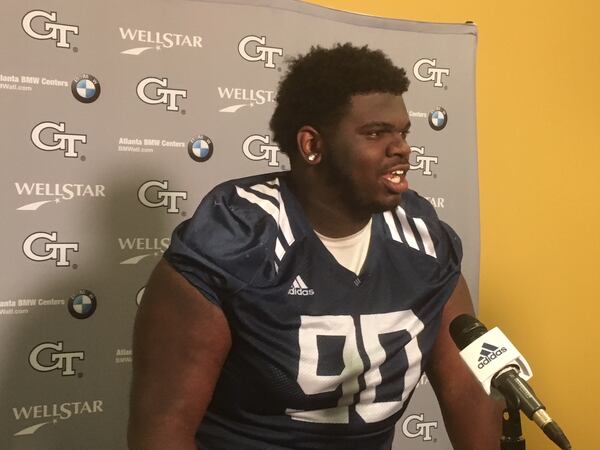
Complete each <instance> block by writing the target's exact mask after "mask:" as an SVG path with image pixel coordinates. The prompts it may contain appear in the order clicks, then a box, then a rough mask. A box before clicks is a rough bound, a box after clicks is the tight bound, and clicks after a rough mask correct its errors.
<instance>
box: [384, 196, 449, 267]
mask: <svg viewBox="0 0 600 450" xmlns="http://www.w3.org/2000/svg"><path fill="white" fill-rule="evenodd" d="M383 217H384V219H385V223H386V225H387V228H388V230H389V232H390V235H391V237H392V239H393V240H394V241H396V242H400V243H404V244H406V245H408V246H409V247H412V248H413V249H415V250H417V251H420V252H424V253H425V254H427V255H429V256H432V257H434V258H437V253H436V251H435V245H434V243H433V239H432V238H431V234H430V232H429V228H428V227H427V224H426V223H425V221H424V220H423V219H421V218H419V217H410V216H408V215H407V214H406V211H405V210H404V208H402V207H401V206H398V207H396V208H395V209H393V210H392V211H386V212H384V213H383Z"/></svg>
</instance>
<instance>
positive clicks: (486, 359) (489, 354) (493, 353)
mask: <svg viewBox="0 0 600 450" xmlns="http://www.w3.org/2000/svg"><path fill="white" fill-rule="evenodd" d="M505 352H507V350H506V347H500V348H498V347H496V346H495V345H492V344H486V343H485V342H484V343H483V345H482V346H481V352H480V353H479V364H477V367H478V368H480V369H483V368H484V367H485V366H486V365H488V364H489V363H491V362H492V361H493V360H494V359H496V358H497V357H499V356H502V354H503V353H505Z"/></svg>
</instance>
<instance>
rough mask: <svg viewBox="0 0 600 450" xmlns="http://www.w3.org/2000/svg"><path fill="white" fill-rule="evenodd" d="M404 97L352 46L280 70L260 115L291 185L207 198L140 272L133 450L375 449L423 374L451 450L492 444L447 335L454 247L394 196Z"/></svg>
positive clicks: (239, 189) (400, 173) (418, 210)
mask: <svg viewBox="0 0 600 450" xmlns="http://www.w3.org/2000/svg"><path fill="white" fill-rule="evenodd" d="M407 88H408V80H407V78H406V75H405V72H404V70H403V69H399V68H397V67H395V66H394V65H393V64H392V62H391V61H390V60H389V59H388V58H387V57H386V56H385V55H384V54H383V53H381V52H379V51H372V50H369V49H368V48H366V47H364V48H356V47H353V46H351V45H350V44H345V45H337V46H335V47H334V48H332V49H323V48H320V47H316V48H313V49H312V50H311V51H310V52H309V53H308V54H306V55H304V56H301V57H298V58H297V59H295V60H294V61H292V63H291V66H290V69H289V71H288V74H287V75H286V77H285V78H284V79H283V81H282V82H281V84H280V87H279V92H278V96H277V107H276V110H275V113H274V114H273V117H272V119H271V128H272V130H273V132H274V137H275V139H276V141H277V142H278V143H279V145H280V147H281V150H282V151H285V152H286V153H287V154H288V155H289V158H290V163H291V170H290V172H288V173H274V174H267V175H260V176H254V177H249V178H244V179H239V180H233V181H229V182H226V183H223V184H221V185H219V186H217V187H216V188H215V189H213V191H211V192H210V193H209V194H208V195H207V196H206V197H205V198H204V200H203V201H202V203H201V205H200V206H199V208H198V210H197V211H196V213H195V215H194V217H192V218H191V219H190V220H188V221H186V222H184V223H183V224H182V225H180V226H179V227H178V228H177V229H176V230H175V232H174V233H173V239H172V243H171V246H170V248H169V249H168V251H167V252H166V253H165V257H164V259H163V261H161V262H160V263H159V265H158V266H157V268H156V269H155V271H154V273H153V274H152V277H151V280H150V282H149V284H148V287H147V289H146V294H145V297H144V300H143V302H142V304H141V307H140V310H139V314H138V317H137V319H136V325H135V336H134V355H135V357H134V374H133V385H132V397H131V417H130V424H129V442H130V448H131V449H136V450H137V449H139V450H142V449H143V450H150V449H160V450H168V449H177V450H193V449H211V450H217V449H228V450H237V449H251V450H270V449H278V450H283V449H336V450H342V449H361V450H366V449H373V450H375V449H377V450H381V449H389V448H391V445H392V439H393V435H394V425H395V423H396V421H397V420H398V419H399V418H400V416H401V415H402V413H403V412H404V410H405V408H406V406H407V404H408V401H409V400H410V397H411V395H412V393H413V390H414V387H415V386H416V384H417V382H418V380H419V378H420V377H421V375H422V373H423V372H424V371H425V372H427V375H428V377H429V379H430V381H431V384H432V386H433V388H434V390H435V392H436V395H437V397H438V400H439V402H440V405H441V408H442V412H443V415H444V421H445V423H446V426H447V429H448V432H449V434H450V437H451V440H452V442H453V445H454V448H455V449H460V450H487V449H498V448H499V437H500V423H501V419H500V411H501V410H500V405H497V404H495V403H494V402H493V401H492V400H491V399H489V398H488V397H487V396H486V395H485V393H484V391H483V389H482V388H481V387H480V386H479V384H478V383H477V382H476V380H475V379H474V378H473V377H472V375H471V374H470V373H469V372H468V369H467V368H466V366H465V365H464V364H463V363H462V361H461V360H460V357H459V355H458V350H457V348H456V346H455V345H454V343H453V342H452V340H451V338H450V336H449V333H448V326H449V323H450V322H451V320H452V319H453V318H454V317H455V316H457V315H459V314H462V313H469V314H472V313H473V309H472V305H471V300H470V297H469V292H468V289H467V286H466V284H465V282H464V279H463V278H462V276H461V274H460V261H461V256H462V252H461V245H460V240H459V238H458V236H457V235H456V234H455V233H454V231H453V230H452V229H451V228H450V227H448V226H447V225H446V224H444V223H443V222H440V221H439V220H438V218H437V216H436V214H435V211H434V210H433V208H432V207H431V205H430V204H429V203H428V202H427V201H426V200H424V199H423V198H421V197H419V195H418V194H416V193H415V192H413V191H411V190H409V189H408V184H407V179H406V175H407V172H408V170H409V163H408V157H409V153H410V147H409V145H408V143H407V141H406V137H407V134H408V132H409V128H410V121H409V117H408V113H407V110H406V107H405V105H404V101H403V98H402V94H403V93H404V92H405V91H406V89H407Z"/></svg>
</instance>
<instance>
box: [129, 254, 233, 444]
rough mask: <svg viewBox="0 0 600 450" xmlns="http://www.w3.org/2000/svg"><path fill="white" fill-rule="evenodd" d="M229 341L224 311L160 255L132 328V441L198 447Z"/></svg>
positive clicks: (130, 423)
mask: <svg viewBox="0 0 600 450" xmlns="http://www.w3.org/2000/svg"><path fill="white" fill-rule="evenodd" d="M230 346H231V335H230V331H229V326H228V324H227V320H226V318H225V316H224V314H223V311H222V310H221V309H220V308H219V307H217V306H215V305H214V304H213V303H211V302H209V301H208V300H207V299H206V298H205V296H204V295H202V294H201V293H200V292H199V291H198V290H197V289H196V288H195V287H194V286H192V285H191V284H190V283H188V281H187V280H186V279H185V278H184V277H183V276H182V275H180V274H179V273H178V272H177V271H176V270H175V269H174V268H173V267H172V266H171V265H170V264H169V263H167V261H166V260H164V259H163V260H161V261H160V263H159V264H158V265H157V267H156V269H155V270H154V272H153V273H152V276H151V278H150V281H149V283H148V286H147V287H146V290H145V293H144V298H143V300H142V303H141V305H140V308H139V311H138V315H137V317H136V321H135V327H134V339H133V380H132V387H131V403H130V419H129V430H128V438H129V445H130V448H132V449H138V448H139V449H144V450H150V449H154V448H156V449H159V448H160V449H161V450H167V449H182V450H183V449H188V448H189V449H195V446H194V433H195V431H196V428H197V427H198V424H199V423H200V421H201V420H202V417H203V415H204V412H205V410H206V407H207V406H208V404H209V402H210V400H211V398H212V393H213V390H214V386H215V384H216V382H217V380H218V378H219V374H220V371H221V368H222V366H223V363H224V361H225V359H226V357H227V354H228V352H229V349H230Z"/></svg>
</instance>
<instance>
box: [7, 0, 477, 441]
mask: <svg viewBox="0 0 600 450" xmlns="http://www.w3.org/2000/svg"><path fill="white" fill-rule="evenodd" d="M0 24H1V26H0V37H1V39H0V52H1V56H2V63H1V66H0V127H1V128H0V131H1V136H2V146H3V150H2V151H3V154H4V160H3V163H2V165H1V170H2V182H3V189H2V199H3V200H2V204H3V214H5V215H4V216H3V219H2V239H3V245H2V248H3V249H4V254H5V255H6V256H7V257H6V258H4V259H3V260H2V263H1V264H2V266H1V267H2V274H3V275H2V286H1V288H0V342H2V346H1V348H0V361H1V368H0V430H2V432H1V433H0V448H2V449H10V450H50V449H52V450H54V449H56V450H59V449H60V450H82V449H85V450H107V449H111V450H119V449H125V448H126V440H125V433H126V424H127V415H128V391H129V383H130V376H131V360H132V352H131V336H132V325H133V320H134V317H135V313H136V309H137V307H138V305H139V302H140V298H141V296H142V293H143V290H144V285H145V283H146V281H147V279H148V276H149V274H150V271H151V270H152V268H153V267H154V265H155V264H156V263H157V262H158V260H159V258H160V257H161V255H162V253H163V251H164V250H165V249H166V248H167V246H168V245H169V239H170V234H171V231H172V229H173V228H174V227H175V225H177V224H178V223H179V222H180V221H182V220H184V219H185V218H187V217H189V216H190V215H191V214H192V213H193V212H194V210H195V208H196V206H197V204H198V203H199V201H200V199H201V198H202V197H203V196H204V195H205V194H206V193H207V192H208V191H209V190H210V189H211V188H212V187H213V186H214V185H215V184H217V183H218V182H220V181H223V180H226V179H230V178H234V177H242V176H246V175H252V174H257V173H263V172H271V171H276V170H286V169H288V161H287V159H286V157H285V155H283V154H282V153H280V152H279V149H278V147H277V146H276V145H275V143H274V142H273V140H272V136H271V134H270V131H269V128H268V121H269V118H270V116H271V113H272V111H273V105H274V103H273V102H274V97H275V92H276V89H277V83H278V80H279V79H280V77H281V75H282V74H283V73H284V72H285V68H286V57H288V56H294V55H297V54H298V53H305V52H306V51H307V50H309V49H310V47H311V46H312V45H315V44H320V45H322V46H331V45H332V44H334V43H337V42H352V43H353V44H356V45H365V44H367V45H369V46H370V47H371V48H380V49H382V50H383V51H384V52H385V53H387V54H388V55H389V56H390V57H391V59H392V60H393V61H394V62H395V63H396V64H397V65H399V66H402V67H404V68H405V69H406V71H407V74H408V76H409V78H410V80H411V85H410V88H409V91H408V93H407V94H406V95H405V100H406V104H407V107H408V109H409V112H410V118H411V121H412V129H411V135H410V143H411V149H412V155H411V169H412V170H411V173H410V174H409V183H410V185H411V187H412V188H413V189H415V190H417V191H418V192H420V193H421V195H423V196H425V197H426V198H427V199H428V200H429V201H430V202H431V203H432V204H433V206H434V207H435V208H436V210H437V212H438V214H439V215H440V217H441V218H442V219H443V220H445V221H446V222H448V223H450V224H451V225H452V226H453V227H454V228H455V230H456V231H457V232H458V233H459V235H460V236H461V237H462V239H463V246H464V255H465V256H464V263H463V272H464V274H465V277H466V278H467V281H468V282H469V285H470V288H471V293H472V295H473V297H474V298H475V299H477V296H478V279H479V198H478V182H477V154H476V128H475V49H476V41H477V31H476V27H475V26H474V25H472V24H461V25H448V24H433V23H418V22H408V21H401V20H392V19H384V18H377V17H369V16H363V15H357V14H351V13H346V12H340V11H335V10H330V9H326V8H322V7H319V6H314V5H308V4H304V3H301V2H297V1H293V0H254V1H251V0H246V1H243V2H241V1H240V2H235V1H219V2H217V1H191V0H146V1H143V2H141V1H127V2H120V1H117V0H107V1H104V2H85V4H81V3H74V2H70V1H67V0H46V1H44V2H33V1H28V0H27V1H17V0H9V1H8V2H4V3H3V8H2V15H1V16H0ZM394 448H395V449H405V448H411V449H440V450H442V449H443V450H448V449H451V445H450V443H449V440H448V438H447V436H446V433H445V431H444V426H443V423H442V419H441V415H440V412H439V408H438V406H437V402H436V400H435V397H434V395H433V393H432V391H431V389H430V387H429V385H428V381H427V379H426V378H425V377H424V378H423V379H422V380H421V382H420V383H419V386H418V388H417V391H416V393H415V395H414V397H413V400H412V403H411V405H410V407H409V409H408V410H407V412H406V413H405V415H404V416H403V418H402V419H401V420H400V421H399V422H398V426H397V431H396V440H395V443H394Z"/></svg>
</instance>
